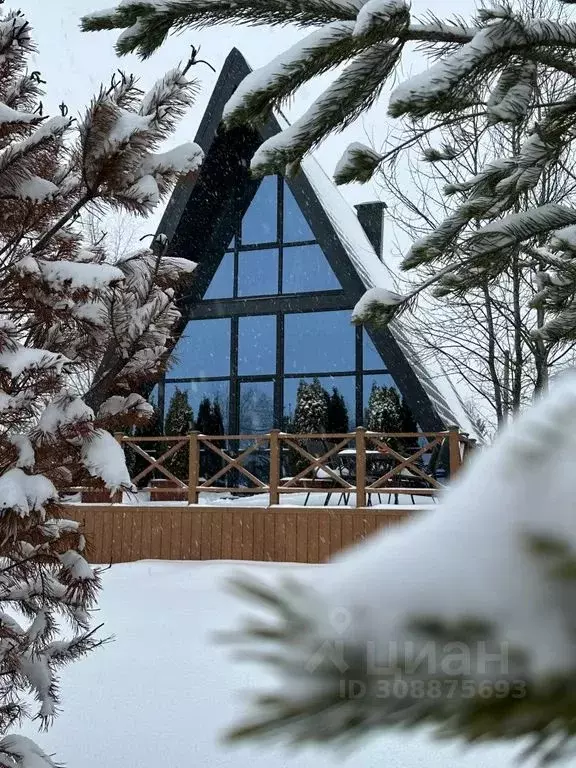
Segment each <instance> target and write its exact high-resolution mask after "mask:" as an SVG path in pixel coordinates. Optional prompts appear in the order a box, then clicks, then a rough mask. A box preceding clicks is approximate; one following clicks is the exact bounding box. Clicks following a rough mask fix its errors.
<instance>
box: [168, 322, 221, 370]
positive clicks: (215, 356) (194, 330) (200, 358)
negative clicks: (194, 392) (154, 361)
mask: <svg viewBox="0 0 576 768" xmlns="http://www.w3.org/2000/svg"><path fill="white" fill-rule="evenodd" d="M229 375H230V320H229V319H228V318H224V319H218V320H191V321H190V322H189V323H188V325H187V326H186V328H185V329H184V332H183V334H182V336H181V337H180V339H179V341H178V343H177V344H176V348H175V349H174V352H173V353H172V356H171V359H170V362H169V364H168V369H167V374H166V376H167V378H169V379H179V378H189V379H191V378H201V377H210V376H229Z"/></svg>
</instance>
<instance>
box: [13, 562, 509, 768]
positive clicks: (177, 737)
mask: <svg viewBox="0 0 576 768" xmlns="http://www.w3.org/2000/svg"><path fill="white" fill-rule="evenodd" d="M322 567H324V568H325V567H326V566H297V565H284V566H280V565H270V564H266V565H264V564H250V565H248V564H246V563H238V564H231V563H225V562H205V563H180V562H159V561H142V562H139V563H132V564H129V565H115V566H113V567H112V568H111V569H110V570H108V571H107V572H106V573H105V574H104V592H103V595H102V599H101V607H100V612H99V615H98V616H97V618H98V621H104V622H105V624H106V627H105V629H106V632H107V633H108V634H114V635H115V636H116V639H115V642H113V643H111V644H109V645H108V646H106V647H104V648H102V649H100V650H99V651H97V652H95V653H94V654H92V656H91V657H89V658H86V659H84V660H83V661H79V662H78V663H76V664H73V665H72V666H70V667H68V668H66V669H65V670H64V675H63V680H62V694H63V706H64V712H63V714H62V715H61V716H60V717H59V718H58V719H57V720H56V723H55V725H54V727H53V728H52V729H51V730H50V731H49V732H48V733H47V734H43V733H42V734H36V733H32V732H31V728H32V726H29V727H28V731H27V735H31V736H33V737H34V738H36V739H37V740H38V742H39V744H40V745H41V746H42V747H43V748H44V749H45V750H46V751H47V752H49V753H55V755H56V757H57V759H58V761H62V762H64V763H65V764H66V767H67V768H102V766H104V765H106V766H110V765H111V766H113V767H114V766H122V768H188V767H189V768H327V767H328V766H344V767H345V768H348V766H361V768H494V766H498V768H506V766H512V765H513V760H514V758H515V757H516V756H517V754H518V749H512V748H511V747H503V746H489V747H487V746H484V747H476V748H474V749H469V750H466V751H464V750H463V748H462V747H458V746H444V745H442V746H441V745H439V744H438V743H436V742H432V741H431V740H429V739H427V738H425V737H424V736H418V737H416V736H414V735H413V734H411V733H407V732H405V733H401V734H397V735H396V734H393V735H387V736H379V737H374V738H373V739H372V740H371V741H370V742H368V743H366V744H365V745H364V746H363V747H362V749H360V750H359V751H357V752H354V753H352V754H351V755H350V756H349V757H342V754H341V750H339V751H338V752H331V751H328V750H316V749H314V750H312V749H310V750H307V751H305V752H303V753H296V754H294V753H289V752H287V751H284V750H282V749H280V748H274V749H272V748H271V747H270V746H268V747H264V746H257V747H256V746H252V745H251V746H243V747H236V748H233V749H232V748H229V747H225V746H223V745H222V744H221V743H220V741H219V735H220V733H221V731H222V729H223V728H224V727H225V726H226V725H228V724H230V723H231V722H232V721H234V719H235V718H237V716H238V714H239V713H240V712H241V708H242V700H241V696H239V694H238V691H239V690H241V689H245V688H246V687H249V686H250V687H253V686H254V685H255V684H257V683H258V682H263V680H264V677H263V673H262V672H261V671H260V670H256V669H254V668H253V667H247V666H246V665H238V664H232V663H231V662H230V661H229V660H228V658H227V656H226V653H225V652H224V651H222V649H220V648H217V647H215V646H214V645H213V644H212V643H211V641H210V634H211V633H212V632H213V631H214V630H217V629H222V628H227V627H230V626H231V625H232V624H233V623H234V621H235V617H236V616H237V615H238V611H239V606H238V602H237V600H236V599H235V598H233V597H230V596H228V595H227V594H226V593H225V592H223V591H222V582H223V580H224V579H225V576H226V575H227V574H229V573H230V572H233V571H234V570H238V568H242V569H252V570H257V571H258V573H259V574H269V575H270V576H271V577H273V576H274V574H275V572H279V571H280V570H285V569H290V570H292V571H294V570H296V569H298V572H299V573H300V574H301V575H304V576H307V577H312V578H313V577H314V571H315V570H316V569H317V568H322Z"/></svg>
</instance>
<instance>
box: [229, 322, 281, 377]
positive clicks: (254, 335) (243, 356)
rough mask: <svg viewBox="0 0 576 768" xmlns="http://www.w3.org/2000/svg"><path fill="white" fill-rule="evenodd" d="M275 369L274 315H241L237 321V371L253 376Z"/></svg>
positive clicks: (242, 374) (272, 371) (271, 371)
mask: <svg viewBox="0 0 576 768" xmlns="http://www.w3.org/2000/svg"><path fill="white" fill-rule="evenodd" d="M275 371H276V316H275V315H261V316H256V317H241V318H240V319H239V323H238V372H239V374H240V375H241V376H254V375H260V374H264V373H274V372H275Z"/></svg>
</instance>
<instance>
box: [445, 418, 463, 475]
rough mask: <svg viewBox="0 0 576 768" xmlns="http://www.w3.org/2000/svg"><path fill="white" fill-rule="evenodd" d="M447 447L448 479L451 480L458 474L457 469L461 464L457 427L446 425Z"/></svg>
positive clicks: (458, 429) (458, 430)
mask: <svg viewBox="0 0 576 768" xmlns="http://www.w3.org/2000/svg"><path fill="white" fill-rule="evenodd" d="M448 448H449V453H450V479H451V480H452V479H453V478H454V477H455V476H456V475H457V474H458V470H459V469H460V466H461V464H462V457H461V455H460V428H459V427H456V426H450V427H448Z"/></svg>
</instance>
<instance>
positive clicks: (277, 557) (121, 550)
mask: <svg viewBox="0 0 576 768" xmlns="http://www.w3.org/2000/svg"><path fill="white" fill-rule="evenodd" d="M422 509H423V508H419V507H415V506H411V507H409V508H408V507H399V508H398V509H373V508H370V507H368V508H364V509H362V508H359V509H351V508H342V509H335V508H325V507H320V508H318V507H284V506H283V507H278V508H266V507H252V508H246V507H228V506H226V507H219V506H218V507H217V506H209V507H201V506H188V505H172V506H161V505H159V506H141V507H139V506H127V505H122V504H111V505H105V504H96V505H86V504H82V505H77V504H69V505H65V507H64V515H65V516H66V517H68V518H70V519H73V520H78V521H79V522H81V523H83V525H84V530H85V534H86V538H87V540H88V543H89V553H88V555H89V559H90V561H91V562H92V563H99V564H107V563H125V562H130V561H133V560H149V559H160V560H254V561H274V562H280V563H323V562H325V561H326V560H328V559H329V558H330V557H331V556H332V555H334V554H336V552H339V551H341V550H342V549H345V548H347V547H349V546H351V545H352V544H355V543H357V542H359V541H361V540H362V539H364V538H366V536H369V535H370V534H372V533H374V532H375V531H377V530H378V529H380V528H385V527H388V526H392V525H396V524H398V523H400V522H404V521H406V520H407V519H408V518H410V517H412V516H414V515H416V514H418V513H419V512H420V511H421V510H422Z"/></svg>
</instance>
